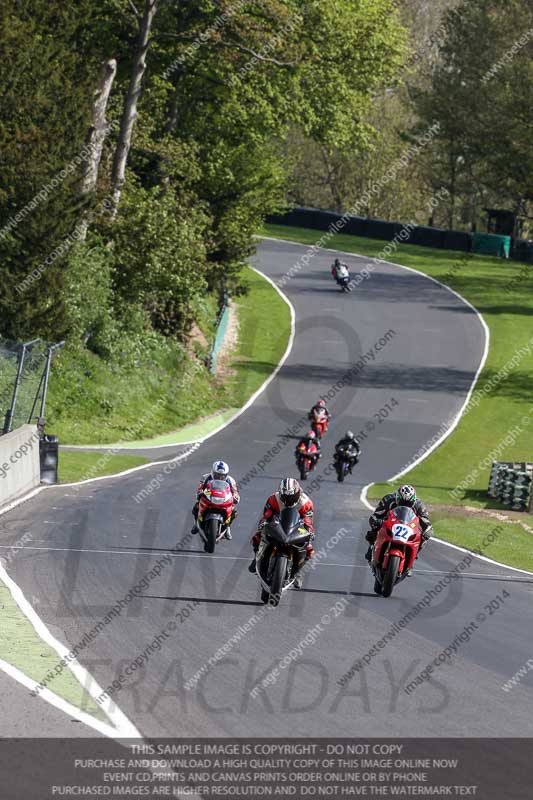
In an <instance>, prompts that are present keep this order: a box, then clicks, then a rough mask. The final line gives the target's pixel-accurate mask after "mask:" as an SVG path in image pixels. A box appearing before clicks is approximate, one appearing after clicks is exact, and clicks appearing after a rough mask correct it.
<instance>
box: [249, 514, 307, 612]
mask: <svg viewBox="0 0 533 800" xmlns="http://www.w3.org/2000/svg"><path fill="white" fill-rule="evenodd" d="M308 541H309V531H308V530H307V529H306V528H305V527H304V526H303V524H302V520H301V518H300V515H299V513H298V511H297V509H296V508H284V509H283V511H282V512H281V514H280V516H279V517H274V518H273V519H272V520H270V521H269V522H267V523H266V525H265V526H264V528H263V531H262V534H261V543H260V545H259V550H258V551H257V557H256V565H257V576H258V578H259V580H260V581H261V600H262V601H263V603H265V604H266V603H268V604H269V605H271V606H277V605H279V601H280V600H281V597H282V595H283V592H286V591H287V589H290V587H291V586H292V585H293V583H294V579H295V578H296V575H297V574H298V572H299V570H300V568H301V567H300V565H303V563H304V561H305V548H306V545H307V543H308Z"/></svg>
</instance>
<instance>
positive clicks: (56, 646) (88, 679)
mask: <svg viewBox="0 0 533 800" xmlns="http://www.w3.org/2000/svg"><path fill="white" fill-rule="evenodd" d="M0 580H1V581H3V583H4V584H5V585H6V586H7V588H8V589H9V591H10V593H11V596H12V598H13V600H14V601H15V603H16V604H17V606H18V607H19V609H20V610H21V612H22V613H23V614H24V616H25V617H26V618H27V619H28V620H29V622H30V623H31V625H32V626H33V628H34V630H35V632H36V634H37V635H38V636H39V638H41V639H42V640H43V641H44V642H46V644H48V645H49V646H50V647H51V648H52V649H53V650H55V651H56V653H57V654H58V656H59V659H60V661H62V660H63V659H65V658H66V657H67V656H68V655H69V653H70V650H69V649H68V648H67V647H66V646H65V645H64V644H62V643H61V642H60V641H59V640H58V639H56V638H55V636H52V634H51V633H50V631H49V630H48V628H47V627H46V625H45V624H44V622H43V621H42V619H41V618H40V617H39V615H38V614H37V613H36V611H35V610H34V608H33V607H32V606H31V604H30V603H29V602H28V601H27V600H26V597H25V596H24V593H23V592H22V590H21V588H20V587H19V586H18V585H17V584H16V583H15V581H14V580H13V579H12V578H11V577H10V576H9V575H8V573H7V572H6V570H5V569H4V566H3V565H2V564H0ZM4 664H5V662H1V664H0V667H2V669H3V668H4V667H3V665H4ZM8 666H9V665H8ZM67 666H68V668H69V669H70V671H71V672H72V673H73V675H74V676H75V677H76V678H77V680H78V681H79V683H80V684H81V686H82V687H83V688H84V689H85V691H86V692H88V694H90V696H91V697H92V698H93V700H94V701H95V702H96V703H97V705H99V707H100V708H101V709H102V711H103V712H104V713H105V714H106V716H107V717H109V719H110V720H111V722H112V723H113V726H114V727H112V726H111V725H106V724H105V723H102V722H100V721H99V720H97V719H96V718H93V717H92V716H90V715H89V714H84V712H82V711H81V710H79V709H78V710H77V713H76V714H75V716H78V718H80V719H81V717H79V715H80V714H83V717H84V718H83V719H82V720H81V721H82V722H85V723H86V724H87V725H91V726H92V727H93V728H94V729H95V730H98V731H99V732H100V733H103V734H104V735H105V736H112V737H114V738H117V737H119V736H121V737H125V738H129V737H132V738H135V739H138V738H142V736H141V734H140V733H139V731H138V730H137V728H136V727H135V726H134V725H133V723H132V722H130V721H129V719H128V718H127V717H126V715H125V714H124V713H123V712H122V711H121V710H120V709H119V708H118V706H117V705H116V703H114V702H113V701H111V702H110V703H108V707H107V708H106V707H104V705H103V704H100V703H98V702H97V698H98V697H99V696H100V695H101V694H103V689H102V687H101V686H100V685H99V684H98V683H97V682H96V681H95V679H94V678H93V677H92V675H91V674H90V673H89V672H88V671H87V670H86V669H85V667H82V665H81V664H80V663H79V662H78V661H76V660H73V661H70V660H69V661H67ZM43 669H44V668H43ZM4 671H5V670H4ZM7 674H10V673H9V672H7ZM22 675H23V673H22V672H21V673H20V675H19V677H18V678H17V680H18V679H19V678H20V677H21V676H22ZM11 677H14V675H13V674H11ZM43 677H44V676H43ZM24 678H27V680H28V681H29V682H30V684H31V689H33V690H34V689H35V688H36V685H37V682H36V681H34V680H31V679H30V678H28V676H24ZM25 685H26V684H25ZM45 688H46V687H45ZM39 696H42V697H43V700H46V701H47V702H49V703H51V704H52V705H55V706H56V708H59V709H60V710H62V711H64V710H65V709H64V708H61V706H60V705H59V704H58V703H57V701H56V698H57V696H56V695H55V694H54V693H53V692H48V693H47V695H46V696H45V693H44V690H43V691H42V692H39ZM74 712H76V709H75V708H74V707H73V712H72V713H74ZM68 713H71V712H70V711H69V712H68Z"/></svg>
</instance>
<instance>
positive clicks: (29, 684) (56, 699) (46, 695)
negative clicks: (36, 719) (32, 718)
mask: <svg viewBox="0 0 533 800" xmlns="http://www.w3.org/2000/svg"><path fill="white" fill-rule="evenodd" d="M0 669H1V670H2V671H3V672H5V673H6V675H9V677H10V678H13V679H14V680H15V681H18V683H20V684H22V686H24V687H25V688H26V689H29V690H30V691H33V689H35V681H34V680H33V678H30V677H29V676H28V675H25V674H24V672H21V670H20V669H17V667H14V666H13V665H12V664H8V663H7V661H4V660H3V659H1V658H0ZM39 696H40V697H41V698H42V699H43V700H45V701H46V702H47V703H50V705H52V706H55V707H56V708H57V709H59V711H63V712H64V713H65V714H67V715H68V716H69V717H74V719H77V720H79V721H80V722H84V723H85V724H86V725H87V726H88V727H90V728H93V730H96V731H98V733H102V734H103V735H104V736H108V737H109V738H111V739H116V738H117V737H118V735H119V733H118V731H117V729H116V728H114V727H113V726H112V725H107V724H106V723H105V722H102V721H101V720H98V719H96V717H92V716H91V715H90V714H87V713H85V711H82V710H81V709H79V708H77V706H73V705H72V703H69V702H68V701H67V700H64V699H63V698H62V697H60V696H59V695H58V694H55V692H51V691H50V690H49V689H46V688H44V689H42V691H41V692H40V693H39ZM45 733H46V731H45V730H43V731H41V734H45Z"/></svg>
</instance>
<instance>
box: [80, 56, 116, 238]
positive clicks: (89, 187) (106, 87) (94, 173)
mask: <svg viewBox="0 0 533 800" xmlns="http://www.w3.org/2000/svg"><path fill="white" fill-rule="evenodd" d="M116 74H117V62H116V61H115V59H114V58H111V59H109V61H105V62H104V64H103V66H102V77H101V79H100V83H99V84H98V89H97V90H96V93H95V94H96V99H95V101H94V105H93V124H92V127H91V131H90V134H89V141H88V147H89V148H90V155H89V158H88V159H87V166H86V168H85V173H84V176H83V180H82V184H81V194H82V195H86V194H90V193H91V192H93V191H94V189H95V187H96V181H97V179H98V169H99V167H100V160H101V158H102V150H103V147H104V141H105V137H106V136H107V133H108V130H109V126H108V124H107V122H106V116H105V115H106V109H107V103H108V101H109V95H110V93H111V88H112V86H113V81H114V80H115V75H116ZM81 225H82V229H83V230H82V232H81V234H80V240H82V241H84V240H85V239H86V237H87V230H88V228H89V220H88V219H87V218H85V219H84V220H83V222H82V223H81Z"/></svg>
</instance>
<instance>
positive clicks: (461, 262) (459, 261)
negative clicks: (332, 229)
mask: <svg viewBox="0 0 533 800" xmlns="http://www.w3.org/2000/svg"><path fill="white" fill-rule="evenodd" d="M264 233H265V235H267V236H274V237H277V238H280V239H288V240H292V241H297V242H302V243H305V244H313V243H315V242H316V241H317V240H318V239H319V238H320V236H321V235H322V234H321V232H320V231H312V230H304V229H300V228H290V227H286V226H282V225H267V226H265V231H264ZM386 244H387V243H386V242H384V241H378V240H373V239H365V238H360V237H356V236H349V235H345V234H338V235H336V236H334V237H332V238H331V239H330V240H329V242H328V245H327V246H328V247H330V248H334V249H336V248H337V249H339V250H344V251H346V252H353V253H358V254H361V255H364V256H368V257H376V256H377V255H378V254H379V253H380V252H381V251H382V250H383V248H384V247H385V246H386ZM465 256H466V254H465V253H459V252H451V251H445V250H434V249H431V248H426V247H418V246H416V245H409V244H401V245H399V246H398V250H397V251H396V252H395V253H394V255H393V256H392V257H391V258H390V260H391V261H394V262H395V263H398V264H403V265H405V266H408V267H413V268H415V269H418V270H420V272H423V273H425V274H426V275H430V276H431V277H433V278H437V279H438V280H440V281H442V282H443V283H445V284H446V285H448V286H450V287H451V288H453V289H455V290H456V291H458V292H459V293H460V294H461V295H462V296H463V297H465V298H466V299H467V300H469V301H470V302H471V303H472V304H473V305H474V306H475V307H476V308H477V309H478V311H480V312H481V314H482V315H483V318H484V319H485V322H486V323H487V325H488V327H489V329H490V336H491V343H490V352H489V355H488V358H487V362H486V364H485V368H484V370H483V372H482V374H481V375H480V378H479V380H478V383H477V386H476V391H475V393H474V398H476V401H475V402H477V399H478V398H479V399H480V402H479V404H478V405H477V406H476V405H475V403H471V404H470V406H469V408H468V410H467V413H466V414H465V415H464V416H463V418H462V420H461V422H460V423H459V425H458V426H457V428H456V430H455V431H454V433H453V434H452V435H451V436H450V437H449V438H448V439H447V440H446V441H445V442H444V443H443V444H442V445H441V446H440V447H439V448H438V449H437V450H436V451H434V453H432V454H431V455H430V456H429V457H428V458H427V459H426V460H425V461H423V462H422V463H421V464H420V465H419V466H418V467H416V468H414V469H413V470H411V471H410V472H409V473H407V474H406V475H405V476H404V478H403V479H402V480H405V481H409V482H410V483H414V484H415V485H416V487H417V489H418V490H419V491H420V494H421V496H422V497H423V498H424V500H425V501H427V502H428V503H430V504H431V503H435V504H441V505H471V506H478V507H483V508H498V507H500V508H501V506H498V505H497V504H496V503H494V501H492V500H491V499H490V498H489V497H488V495H487V493H486V489H487V485H488V478H489V472H490V464H489V465H484V464H483V463H482V462H483V460H484V459H485V458H486V457H488V456H490V454H491V453H493V456H494V460H497V461H533V437H532V432H533V397H532V392H531V389H532V386H533V357H532V356H531V355H529V354H526V355H525V356H524V357H522V358H520V360H519V361H518V362H517V363H516V364H515V365H514V366H513V367H512V368H510V369H509V372H508V375H507V376H506V377H505V378H504V379H502V380H499V379H498V378H497V376H498V373H499V372H500V370H502V369H503V368H504V367H505V366H506V365H507V364H508V362H509V361H510V360H511V359H512V358H513V357H514V356H515V354H516V353H517V351H518V350H519V348H524V347H528V346H529V347H531V345H533V265H525V264H521V263H518V262H512V261H505V260H502V259H498V258H491V257H488V256H477V255H475V256H472V257H465ZM369 281H370V282H371V281H372V278H371V277H370V279H369ZM370 285H371V283H370ZM530 343H531V345H530ZM524 419H525V422H523V420H524ZM517 426H519V427H520V428H522V431H518V435H514V434H512V433H510V432H512V431H513V429H515V433H516V432H517ZM506 437H507V441H506ZM465 481H468V486H465V488H464V490H461V491H456V492H455V493H454V494H453V495H452V492H454V490H455V489H456V488H457V487H458V486H460V485H461V484H462V483H463V482H465ZM390 490H391V485H390V484H387V483H384V484H377V485H374V486H372V487H371V490H370V492H369V496H370V498H376V497H378V496H381V495H383V494H385V493H386V492H387V491H390ZM524 518H527V519H528V524H531V516H530V515H524ZM480 524H481V525H483V524H484V523H482V522H481V523H480ZM516 527H517V526H512V528H513V531H515V528H516ZM457 535H459V536H461V537H462V541H461V542H459V541H457V540H455V541H456V542H457V544H462V545H464V546H469V542H470V523H468V524H467V526H466V528H465V530H464V531H463V532H462V533H458V534H457ZM525 535H526V536H528V534H525ZM510 536H512V537H513V539H514V537H515V536H518V533H516V532H513V533H512V534H510ZM443 538H446V536H445V535H444V534H443ZM530 541H531V540H530ZM503 555H504V553H503V552H502V558H503ZM509 563H510V562H509Z"/></svg>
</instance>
